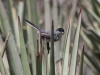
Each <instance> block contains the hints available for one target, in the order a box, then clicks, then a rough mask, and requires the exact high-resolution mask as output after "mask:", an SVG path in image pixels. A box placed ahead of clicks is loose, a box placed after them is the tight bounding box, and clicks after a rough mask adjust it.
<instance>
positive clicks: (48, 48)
mask: <svg viewBox="0 0 100 75" xmlns="http://www.w3.org/2000/svg"><path fill="white" fill-rule="evenodd" d="M47 50H48V54H49V50H50V47H49V42H47Z"/></svg>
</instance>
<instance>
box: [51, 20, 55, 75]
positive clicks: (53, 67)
mask: <svg viewBox="0 0 100 75" xmlns="http://www.w3.org/2000/svg"><path fill="white" fill-rule="evenodd" d="M50 75H55V60H54V24H53V21H52V26H51V51H50Z"/></svg>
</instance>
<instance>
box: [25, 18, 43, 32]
mask: <svg viewBox="0 0 100 75" xmlns="http://www.w3.org/2000/svg"><path fill="white" fill-rule="evenodd" d="M24 20H25V21H26V22H27V23H29V24H30V25H31V26H32V27H34V28H35V29H36V30H38V31H41V30H40V29H39V28H38V27H37V26H36V25H35V24H33V23H32V22H30V21H28V20H26V19H24Z"/></svg>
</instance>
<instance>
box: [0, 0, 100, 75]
mask: <svg viewBox="0 0 100 75" xmlns="http://www.w3.org/2000/svg"><path fill="white" fill-rule="evenodd" d="M60 1H61V2H60ZM60 1H58V0H43V1H38V0H23V1H22V0H7V1H1V0H0V34H2V35H1V37H2V39H5V37H6V36H7V34H8V31H9V30H11V35H10V37H9V40H8V44H7V45H5V46H6V52H7V60H8V63H9V65H8V66H9V68H6V64H5V63H4V61H0V72H1V73H2V75H9V74H10V75H75V74H76V73H77V74H78V75H82V74H85V72H86V71H85V69H84V68H83V62H84V61H85V62H86V64H87V65H88V66H89V67H90V69H91V70H92V71H93V72H94V74H95V75H99V74H100V72H99V70H100V67H99V66H98V65H99V60H100V58H99V56H100V47H99V44H100V41H99V38H100V36H99V35H100V33H99V31H100V29H99V28H100V26H99V24H100V9H99V6H100V2H99V0H91V1H85V0H73V1H68V0H67V1H66V0H60ZM63 1H65V2H63ZM43 5H44V6H43ZM80 5H81V6H82V8H80ZM80 10H83V11H82V12H81V11H80ZM79 11H80V14H79ZM18 15H19V17H20V20H19V19H18ZM24 19H28V20H30V21H31V22H32V23H34V24H35V25H37V26H38V27H40V28H41V29H42V28H44V29H45V30H53V29H57V28H58V27H63V28H64V30H65V33H64V36H63V37H62V38H61V39H60V40H59V41H58V42H55V43H54V41H53V35H52V34H53V33H52V34H51V37H52V40H51V41H52V42H51V50H50V54H47V49H46V41H45V40H41V38H40V35H41V34H39V35H37V34H36V30H35V29H34V28H32V27H31V26H29V25H28V24H26V23H25V22H24ZM52 19H53V22H54V28H53V27H52V25H53V24H52V23H51V21H52ZM51 27H52V28H51ZM80 27H81V29H80ZM79 36H80V39H79ZM0 43H1V41H0ZM78 45H79V46H78ZM83 45H85V48H84V47H83V49H82V53H81V48H82V46H83ZM0 50H1V51H2V50H4V48H3V49H2V48H0ZM1 51H0V60H2V57H3V56H2V52H1ZM84 51H85V52H84ZM3 52H4V51H3ZM77 52H78V54H77ZM89 54H91V55H89ZM77 55H79V56H80V67H78V69H79V73H78V70H77V61H78V60H77ZM83 70H84V72H83V73H82V71H83ZM88 72H90V71H88Z"/></svg>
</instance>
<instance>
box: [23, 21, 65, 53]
mask: <svg viewBox="0 0 100 75" xmlns="http://www.w3.org/2000/svg"><path fill="white" fill-rule="evenodd" d="M24 21H25V22H27V23H29V25H31V26H32V27H33V28H35V29H36V30H37V34H38V33H39V31H40V32H41V38H42V39H46V42H47V49H48V50H50V48H49V42H50V41H51V30H42V29H40V28H38V27H37V26H36V25H35V24H33V23H32V22H30V21H29V20H27V19H24ZM63 34H64V29H63V28H57V29H56V30H54V42H56V41H58V40H60V38H61V37H62V35H63ZM48 53H49V51H48Z"/></svg>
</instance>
